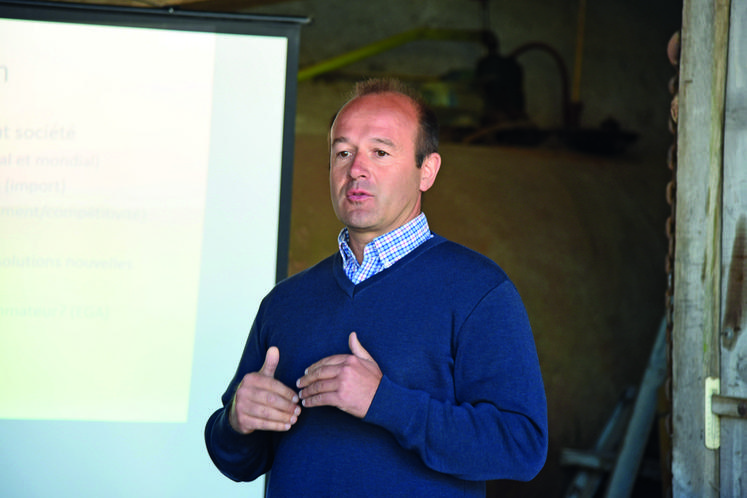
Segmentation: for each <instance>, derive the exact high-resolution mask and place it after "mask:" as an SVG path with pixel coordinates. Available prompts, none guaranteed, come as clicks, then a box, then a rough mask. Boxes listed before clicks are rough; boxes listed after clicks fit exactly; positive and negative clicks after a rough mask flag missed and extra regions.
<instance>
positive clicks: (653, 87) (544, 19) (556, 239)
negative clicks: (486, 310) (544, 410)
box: [79, 0, 682, 497]
mask: <svg viewBox="0 0 747 498" xmlns="http://www.w3.org/2000/svg"><path fill="white" fill-rule="evenodd" d="M79 3H86V2H79ZM89 3H98V4H107V5H126V6H136V7H149V8H164V7H174V8H180V9H194V10H207V11H227V12H241V13H249V14H278V15H293V16H304V17H308V18H310V20H311V22H310V23H309V24H307V25H304V26H303V27H302V29H301V43H300V54H299V79H298V87H297V102H296V121H295V151H294V172H293V194H292V213H291V230H290V247H289V261H288V268H289V274H294V273H297V272H299V271H301V270H303V269H304V268H306V267H308V266H310V265H312V264H314V263H315V262H317V261H319V260H320V259H322V258H323V257H325V256H327V255H329V254H330V253H332V252H333V251H334V250H335V246H336V236H337V233H338V232H339V230H340V228H341V226H340V223H339V221H338V220H337V219H336V218H335V216H334V213H333V212H332V210H331V209H330V207H331V205H330V201H329V193H328V180H327V161H328V152H327V136H326V134H327V131H328V125H329V120H330V117H331V116H332V115H333V114H334V112H335V111H336V109H337V108H338V107H339V106H340V104H341V103H343V102H344V100H345V98H346V95H347V93H348V92H349V90H350V88H351V86H352V84H353V83H354V82H355V81H357V80H361V79H365V78H369V77H389V76H392V77H397V78H400V79H402V80H403V81H405V82H408V83H410V84H411V85H412V86H414V87H416V88H417V89H419V90H420V91H421V93H422V94H423V95H424V96H425V97H426V99H427V100H428V101H429V102H430V103H431V104H432V105H433V106H434V108H435V109H436V111H437V113H438V115H439V118H440V122H441V126H442V135H441V147H440V150H441V153H442V156H443V167H442V168H441V172H440V174H439V178H438V181H437V182H436V185H435V187H434V188H433V189H432V190H431V191H429V192H428V194H427V195H426V197H425V201H424V211H425V212H426V214H427V216H428V219H429V222H430V224H431V227H432V228H433V230H434V231H435V232H437V233H439V234H441V235H443V236H445V237H447V238H450V239H452V240H454V241H456V242H459V243H461V244H464V245H466V246H468V247H470V248H472V249H475V250H477V251H479V252H481V253H483V254H485V255H487V256H488V257H490V258H491V259H493V260H494V261H496V262H497V263H498V264H499V265H500V266H501V267H502V268H503V269H504V270H505V271H506V272H507V273H508V274H509V276H510V277H511V279H512V280H513V281H514V282H515V283H516V286H517V288H518V290H519V292H520V293H521V295H522V298H523V300H524V303H525V305H526V307H527V311H528V313H529V317H530V320H531V323H532V328H533V332H534V336H535V341H536V344H537V349H538V354H539V357H540V364H541V367H542V372H543V377H544V382H545V389H546V393H547V399H548V412H549V424H550V452H549V455H548V459H547V464H546V466H545V468H544V469H543V471H542V472H541V473H540V475H539V476H538V477H537V478H536V479H534V480H533V481H532V482H530V483H526V484H516V483H511V482H491V483H489V486H488V496H537V497H540V496H542V497H545V496H580V495H571V494H570V491H571V488H572V484H573V482H574V478H575V477H576V476H577V475H578V472H579V471H581V470H584V469H585V467H581V466H579V465H578V462H576V464H573V465H571V464H569V463H568V462H567V461H565V459H564V455H566V452H567V450H580V451H591V450H593V449H594V448H595V444H596V443H597V441H598V440H599V438H600V435H601V434H602V433H603V432H604V431H605V427H606V426H607V424H608V422H609V421H610V420H611V417H612V416H613V414H614V413H615V411H616V408H619V406H620V403H621V400H622V401H623V402H627V403H629V402H630V397H631V389H636V388H638V386H639V385H640V383H641V381H642V379H643V377H644V374H645V371H646V367H647V365H648V363H649V356H650V354H651V351H652V347H653V345H654V342H655V338H656V336H657V332H658V331H659V329H660V327H661V323H662V320H663V318H664V315H665V312H666V309H665V293H666V289H667V271H666V269H665V261H666V258H667V252H668V249H669V248H668V239H667V233H666V229H665V225H666V220H667V218H668V217H669V216H670V214H671V206H670V205H669V203H668V202H667V195H666V187H667V183H668V182H669V181H670V180H671V178H672V170H671V169H670V168H669V167H668V159H667V156H668V151H669V149H670V147H671V145H672V143H673V141H674V138H673V134H672V132H671V129H670V126H669V119H670V102H671V100H672V92H671V88H670V82H671V80H672V78H673V77H674V76H675V74H676V68H675V67H673V65H672V63H671V62H670V59H669V58H668V57H667V44H668V41H669V40H670V38H671V37H672V35H673V34H674V33H675V32H676V31H677V30H678V29H679V28H680V23H681V10H682V3H681V1H680V0H657V1H653V2H647V1H643V0H600V1H597V2H588V3H587V2H586V1H585V0H575V1H572V2H550V1H547V0H527V1H524V2H510V1H506V0H431V1H429V2H427V3H426V2H401V1H398V0H374V1H369V2H346V1H343V0H307V1H267V0H194V1H193V0H181V1H178V0H109V1H104V0H98V1H95V2H89ZM626 400H627V401H626ZM666 409H667V408H666V400H662V402H661V405H660V407H659V408H658V410H657V417H656V419H655V420H654V422H653V424H652V425H651V430H650V436H649V438H648V441H647V444H646V452H645V456H644V460H643V463H642V465H641V467H640V470H639V471H638V472H637V474H636V475H634V476H632V477H631V479H633V480H634V481H635V484H634V485H635V493H634V495H635V496H661V494H662V493H663V492H664V489H663V488H666V484H665V483H666V482H667V480H668V477H667V476H668V468H667V465H668V461H667V460H668V450H667V444H668V443H667V437H666V433H667V430H666V429H665V428H662V424H660V421H661V420H662V419H663V413H664V412H665V411H666ZM618 441H619V440H618ZM616 450H617V447H614V446H613V447H612V448H611V449H609V450H608V452H607V453H606V454H605V455H604V456H605V458H606V460H605V459H604V458H603V459H602V460H605V461H603V462H601V463H600V462H599V461H598V460H597V462H596V464H597V465H599V466H600V468H596V469H595V470H596V471H597V472H596V473H597V475H600V476H601V478H602V481H601V482H600V483H599V484H598V486H597V488H596V490H595V493H599V494H598V495H599V496H601V493H602V492H603V490H604V485H605V479H606V478H607V477H608V476H609V472H610V467H611V465H612V464H613V462H614V459H615V451H616ZM597 456H599V455H597ZM589 496H593V495H589Z"/></svg>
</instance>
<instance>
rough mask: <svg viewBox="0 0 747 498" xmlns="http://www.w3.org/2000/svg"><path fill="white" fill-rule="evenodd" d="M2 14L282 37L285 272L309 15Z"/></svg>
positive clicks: (281, 274)
mask: <svg viewBox="0 0 747 498" xmlns="http://www.w3.org/2000/svg"><path fill="white" fill-rule="evenodd" d="M0 18H5V19H20V20H34V21H49V22H62V23H76V24H92V25H104V26H123V27H134V28H151V29H167V30H178V31H194V32H204V33H226V34H246V35H257V36H275V37H285V38H286V39H287V47H288V50H287V55H286V57H287V64H286V75H285V81H286V86H285V112H284V117H283V137H282V141H283V148H282V159H281V169H280V203H279V206H278V215H279V216H278V234H277V235H278V238H277V240H278V243H277V264H276V269H275V281H276V282H279V281H281V280H283V279H284V278H286V277H287V276H288V255H289V245H290V217H291V197H292V189H293V153H294V141H295V117H296V96H297V88H298V82H297V80H298V60H299V45H300V38H301V35H300V27H301V26H302V25H305V24H308V23H309V22H310V19H309V18H307V17H301V16H274V15H266V14H242V13H232V12H207V11H196V10H185V9H182V8H176V7H164V8H142V7H125V6H113V5H99V4H78V3H69V2H45V1H36V0H29V1H21V0H0Z"/></svg>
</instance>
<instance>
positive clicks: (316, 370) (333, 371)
mask: <svg viewBox="0 0 747 498" xmlns="http://www.w3.org/2000/svg"><path fill="white" fill-rule="evenodd" d="M348 356H349V355H348ZM340 365H342V363H336V364H334V365H318V364H317V365H316V366H312V367H309V368H308V369H307V370H306V372H307V373H306V375H304V376H303V377H301V378H300V379H298V380H297V381H296V387H299V388H302V389H303V388H304V387H307V386H309V385H310V384H313V383H315V382H319V381H322V380H327V379H333V378H335V377H337V376H338V375H339V374H340V370H341V366H340Z"/></svg>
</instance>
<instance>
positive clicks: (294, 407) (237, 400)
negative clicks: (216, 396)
mask: <svg viewBox="0 0 747 498" xmlns="http://www.w3.org/2000/svg"><path fill="white" fill-rule="evenodd" d="M279 361H280V351H279V350H278V348H276V347H275V346H273V347H271V348H270V349H268V350H267V354H266V355H265V363H264V365H262V368H261V369H260V370H259V372H252V373H249V374H246V375H245V376H244V378H243V379H242V380H241V383H240V384H239V387H238V388H237V389H236V394H234V396H233V401H232V403H231V411H230V413H229V417H228V420H229V422H230V423H231V427H233V429H234V430H235V431H237V432H240V433H242V434H249V433H251V432H253V431H255V430H264V431H287V430H288V429H290V428H291V426H292V425H293V424H295V423H296V420H298V415H299V414H300V413H301V407H300V406H299V405H298V396H297V395H296V393H295V392H293V390H291V389H290V388H288V387H287V386H285V385H284V384H283V383H282V382H280V381H279V380H276V379H275V378H274V376H275V369H276V368H277V366H278V362H279Z"/></svg>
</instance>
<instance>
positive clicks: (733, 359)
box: [720, 0, 747, 496]
mask: <svg viewBox="0 0 747 498" xmlns="http://www.w3.org/2000/svg"><path fill="white" fill-rule="evenodd" d="M731 27H732V29H730V30H729V55H728V72H727V78H726V103H725V113H724V155H723V162H724V188H723V203H724V208H723V220H722V226H723V231H722V233H723V235H722V241H723V261H724V270H723V272H722V275H723V276H724V282H723V284H722V287H721V292H722V296H723V303H722V307H721V312H722V317H723V318H722V326H721V394H722V395H723V396H731V397H736V398H747V364H745V360H746V359H747V337H745V336H747V2H745V1H743V0H734V1H732V4H731ZM720 425H721V448H720V459H721V486H720V489H721V496H745V493H747V488H745V483H744V476H745V474H747V461H746V459H745V453H746V452H747V419H745V418H730V417H721V419H720Z"/></svg>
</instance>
